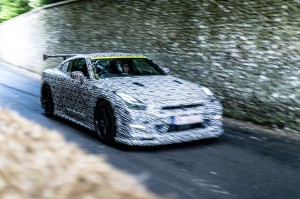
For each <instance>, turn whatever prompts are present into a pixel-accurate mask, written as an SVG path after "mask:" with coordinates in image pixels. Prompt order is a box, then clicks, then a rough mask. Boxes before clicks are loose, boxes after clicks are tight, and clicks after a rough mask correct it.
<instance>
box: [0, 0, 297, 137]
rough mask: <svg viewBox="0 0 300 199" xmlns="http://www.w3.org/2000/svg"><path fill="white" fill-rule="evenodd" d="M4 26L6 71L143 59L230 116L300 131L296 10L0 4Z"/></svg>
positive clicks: (85, 1)
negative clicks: (66, 59) (92, 58)
mask: <svg viewBox="0 0 300 199" xmlns="http://www.w3.org/2000/svg"><path fill="white" fill-rule="evenodd" d="M54 2H56V3H55V4H49V3H54ZM46 4H49V5H46ZM42 5H46V6H44V7H39V6H42ZM37 7H39V8H37ZM34 8H37V9H34ZM30 9H34V10H33V11H31V12H28V13H26V14H23V15H21V16H18V17H16V18H13V19H11V20H8V21H5V20H7V19H9V18H11V17H14V16H17V15H18V14H20V13H22V12H25V11H29V10H30ZM0 19H1V21H3V22H2V23H1V24H0V60H2V61H4V62H7V63H11V64H13V65H16V66H19V67H22V68H26V69H28V70H31V71H34V72H37V73H41V72H42V70H43V69H45V68H49V67H55V66H57V64H58V63H59V62H60V60H49V61H46V62H44V61H43V60H42V54H43V53H51V54H53V53H95V52H133V53H145V54H148V55H149V56H150V57H152V58H153V59H154V60H156V61H157V62H158V63H159V64H161V65H163V66H167V67H169V68H170V69H171V71H172V74H173V75H175V76H178V77H181V78H184V79H188V80H191V81H193V82H196V83H200V84H202V85H205V86H207V87H209V88H210V89H212V90H213V91H214V93H215V94H216V95H217V96H218V97H219V99H220V100H221V102H222V104H223V106H224V114H225V115H226V116H229V117H232V118H237V119H240V120H247V121H252V122H255V123H258V124H263V125H267V126H271V127H273V128H283V129H287V130H288V129H294V130H298V131H299V130H300V125H299V123H300V89H299V88H300V62H299V61H300V56H299V52H300V41H299V38H300V1H299V0H289V1H282V0H266V1H256V0H248V1H236V0H229V1H219V0H218V1H217V0H201V1H200V0H191V1H183V0H145V1H137V0H130V1H129V0H125V1H124V0H115V1H110V0H101V1H99V0H70V1H50V0H48V1H47V0H18V1H13V2H12V1H9V0H1V1H0Z"/></svg>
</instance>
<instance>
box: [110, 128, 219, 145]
mask: <svg viewBox="0 0 300 199" xmlns="http://www.w3.org/2000/svg"><path fill="white" fill-rule="evenodd" d="M223 132H224V130H223V128H222V127H209V128H206V129H193V130H188V131H181V132H172V133H170V132H168V133H164V134H153V135H151V134H150V135H149V133H148V134H146V133H140V134H139V135H138V136H134V137H133V136H132V137H126V138H125V137H115V141H116V142H119V143H123V144H126V145H134V146H156V145H166V144H175V143H182V142H191V141H196V140H202V139H209V138H216V137H219V136H220V135H222V134H223Z"/></svg>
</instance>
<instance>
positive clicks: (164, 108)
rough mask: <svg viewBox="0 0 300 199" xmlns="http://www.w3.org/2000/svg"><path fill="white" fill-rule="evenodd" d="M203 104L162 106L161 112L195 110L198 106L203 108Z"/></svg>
mask: <svg viewBox="0 0 300 199" xmlns="http://www.w3.org/2000/svg"><path fill="white" fill-rule="evenodd" d="M203 105H204V104H203V103H198V104H188V105H178V106H164V107H162V109H163V110H173V109H185V108H196V107H199V106H203Z"/></svg>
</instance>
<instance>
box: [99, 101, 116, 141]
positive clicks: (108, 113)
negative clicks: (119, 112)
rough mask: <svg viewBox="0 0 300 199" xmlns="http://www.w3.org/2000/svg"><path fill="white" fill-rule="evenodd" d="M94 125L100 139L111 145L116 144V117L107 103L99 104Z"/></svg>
mask: <svg viewBox="0 0 300 199" xmlns="http://www.w3.org/2000/svg"><path fill="white" fill-rule="evenodd" d="M94 125H95V129H96V133H97V136H98V138H99V139H100V140H101V141H104V142H107V143H109V144H111V143H113V142H114V138H115V129H116V128H115V117H114V113H113V110H112V108H111V106H110V105H109V103H108V102H107V101H100V102H98V104H97V106H96V109H95V115H94Z"/></svg>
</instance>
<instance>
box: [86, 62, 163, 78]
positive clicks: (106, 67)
mask: <svg viewBox="0 0 300 199" xmlns="http://www.w3.org/2000/svg"><path fill="white" fill-rule="evenodd" d="M91 62H92V65H93V71H94V74H95V77H96V79H100V78H109V77H122V76H140V75H164V72H163V71H162V70H161V69H160V68H159V67H158V66H157V65H156V64H155V63H153V62H152V61H151V60H149V59H147V58H113V59H111V58H98V59H92V60H91Z"/></svg>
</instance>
